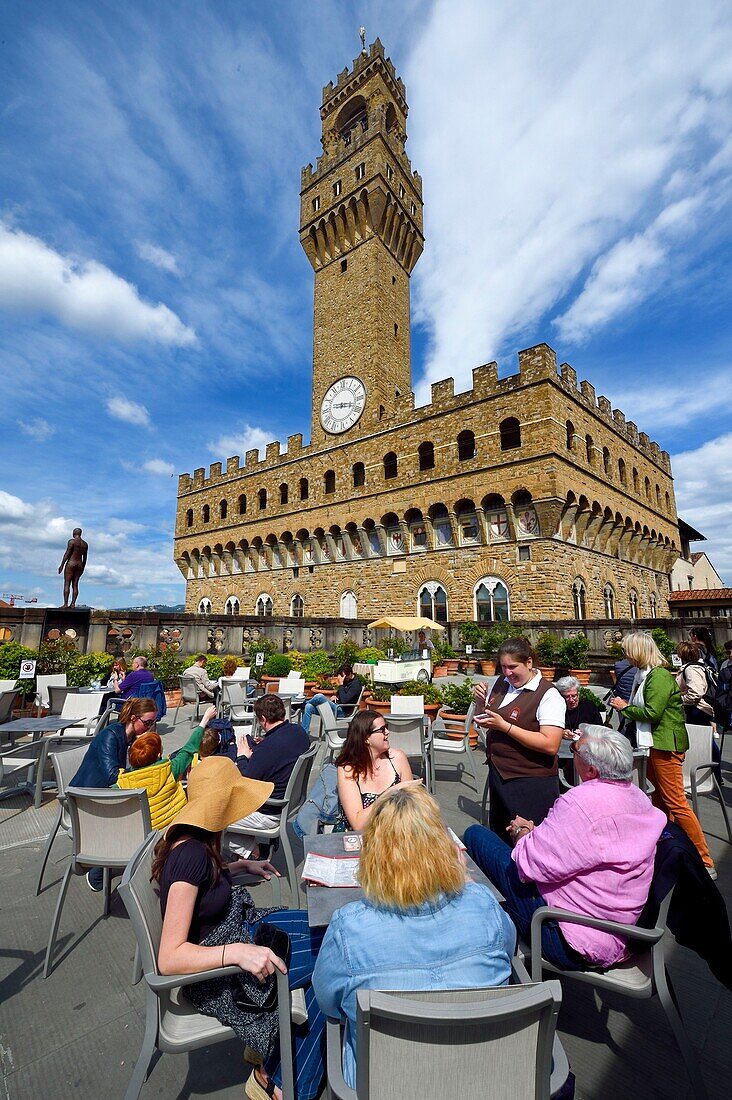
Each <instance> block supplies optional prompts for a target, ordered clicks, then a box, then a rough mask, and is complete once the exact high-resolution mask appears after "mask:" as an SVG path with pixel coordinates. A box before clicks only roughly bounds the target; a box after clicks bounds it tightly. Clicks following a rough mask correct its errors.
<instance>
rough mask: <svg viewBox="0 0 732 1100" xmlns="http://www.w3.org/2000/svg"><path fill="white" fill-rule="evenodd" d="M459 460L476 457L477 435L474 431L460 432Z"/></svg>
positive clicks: (458, 439)
mask: <svg viewBox="0 0 732 1100" xmlns="http://www.w3.org/2000/svg"><path fill="white" fill-rule="evenodd" d="M457 449H458V462H467V461H468V459H470V458H475V435H474V434H473V432H469V431H465V432H460V435H459V436H458V437H457Z"/></svg>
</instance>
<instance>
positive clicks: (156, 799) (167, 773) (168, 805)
mask: <svg viewBox="0 0 732 1100" xmlns="http://www.w3.org/2000/svg"><path fill="white" fill-rule="evenodd" d="M117 786H118V787H121V788H122V789H123V790H128V791H134V790H139V789H140V788H141V787H144V788H145V790H146V791H147V801H148V804H149V806H150V819H151V822H152V827H153V829H164V828H165V827H166V826H167V825H169V824H170V822H171V821H172V820H173V818H174V817H175V815H176V814H178V813H180V811H181V810H182V809H183V807H184V806H185V804H186V792H185V791H184V790H183V787H182V786H181V784H180V782H179V780H177V779H176V778H175V776H174V775H173V772H172V768H171V763H170V760H159V761H158V762H157V764H148V766H147V767H146V768H135V769H134V770H133V771H131V772H126V771H124V769H120V773H119V775H118V777H117Z"/></svg>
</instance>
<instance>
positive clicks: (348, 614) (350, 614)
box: [341, 588, 358, 619]
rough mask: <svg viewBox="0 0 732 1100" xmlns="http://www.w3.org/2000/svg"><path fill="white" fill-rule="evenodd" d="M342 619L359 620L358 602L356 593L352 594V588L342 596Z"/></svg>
mask: <svg viewBox="0 0 732 1100" xmlns="http://www.w3.org/2000/svg"><path fill="white" fill-rule="evenodd" d="M341 618H342V619H356V618H358V601H357V599H356V593H355V592H352V591H351V590H350V588H349V589H348V591H347V592H343V593H342V594H341Z"/></svg>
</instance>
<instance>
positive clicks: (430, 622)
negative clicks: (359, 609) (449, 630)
mask: <svg viewBox="0 0 732 1100" xmlns="http://www.w3.org/2000/svg"><path fill="white" fill-rule="evenodd" d="M368 629H369V630H444V629H445V628H444V626H442V624H441V623H436V622H435V621H434V619H423V618H421V617H420V616H419V615H384V616H382V618H380V619H376V620H374V622H372V623H369V626H368Z"/></svg>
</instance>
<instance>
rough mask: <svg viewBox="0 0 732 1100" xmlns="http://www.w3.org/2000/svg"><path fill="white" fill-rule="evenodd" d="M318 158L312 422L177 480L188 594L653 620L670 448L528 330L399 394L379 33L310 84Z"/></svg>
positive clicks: (398, 294)
mask: <svg viewBox="0 0 732 1100" xmlns="http://www.w3.org/2000/svg"><path fill="white" fill-rule="evenodd" d="M320 113H321V120H322V127H323V137H322V144H323V154H322V156H321V157H319V158H318V161H317V165H316V167H315V169H313V167H312V165H308V166H307V167H306V168H305V169H303V172H302V177H301V184H302V190H301V217H300V239H301V242H302V245H303V248H304V250H305V253H306V255H307V257H308V259H309V261H310V263H311V265H312V267H313V269H314V272H315V308H314V353H313V419H312V426H311V435H310V438H311V442H310V444H309V445H307V446H303V438H302V435H301V434H297V435H292V436H290V437H289V438H288V440H287V447H286V450H283V448H282V447H281V445H280V443H279V442H273V443H270V444H269V445H268V446H267V448H266V453H265V456H264V458H263V459H260V457H259V452H258V451H257V450H252V451H249V452H247V454H246V456H245V460H244V462H243V463H242V462H241V460H240V458H239V456H234V457H232V458H229V459H228V460H227V462H226V465H225V467H224V466H222V464H221V463H219V462H215V463H213V464H212V465H211V467H210V470H209V472H208V476H207V475H206V471H205V470H204V469H199V470H196V471H194V473H193V476H192V477H191V476H190V475H189V474H183V475H181V477H180V479H179V488H178V510H177V517H176V530H175V560H176V562H177V564H178V566H179V568H180V570H181V572H182V574H183V575H184V577H185V578H186V582H187V588H186V609H187V610H188V611H200V612H202V613H207V614H213V615H220V614H223V613H228V614H235V615H237V614H241V615H252V614H256V615H260V616H263V617H269V616H271V615H275V616H281V615H291V616H294V617H302V616H310V615H315V616H332V617H340V618H343V619H354V618H358V619H370V618H373V617H376V616H377V615H379V614H381V613H383V612H387V611H389V612H392V613H399V612H400V613H413V612H417V611H419V612H421V613H424V614H428V615H430V616H431V617H433V618H436V619H438V620H443V621H447V620H452V621H460V620H464V619H470V618H475V619H477V620H479V621H490V620H491V619H495V618H505V617H511V618H521V619H538V618H551V619H567V620H568V619H602V618H606V619H622V618H631V619H634V618H639V617H641V618H655V617H657V616H666V615H667V614H668V598H667V597H668V591H669V580H668V574H669V571H670V570H671V568H672V565H673V563H674V561H675V560H676V558H677V557H678V545H677V543H678V537H679V536H678V520H677V516H676V506H675V501H674V491H673V481H672V476H671V465H670V461H669V456H668V454H667V453H666V452H665V451H662V450H661V449H660V448H659V446H658V444H656V443H654V442H652V441H651V440H650V439H649V438H648V436H647V435H646V434H645V433H643V432H639V431H638V429H637V427H636V425H635V424H634V423H633V422H632V421H630V420H626V418H625V416H624V414H623V413H622V412H620V411H619V410H617V409H612V408H611V405H610V402H609V401H608V400H607V398H605V397H596V395H595V391H594V389H593V387H592V386H591V385H590V383H589V382H585V381H583V382H581V384H580V385H579V386H578V385H577V377H576V374H575V371H574V370H573V369H572V367H570V366H569V365H568V364H566V363H565V364H562V365H561V367H560V368H559V369H558V368H557V361H556V356H555V353H554V351H553V350H552V349H551V348H550V347H548V346H547V345H546V344H540V345H538V346H537V347H533V348H529V349H528V350H526V351H522V352H519V356H518V367H519V369H518V373H517V374H514V375H512V376H510V377H507V378H501V379H499V378H498V372H497V367H496V364H495V363H490V364H487V365H485V366H481V367H477V368H476V369H475V370H474V371H473V386H472V389H471V390H469V391H467V392H464V393H459V394H456V393H455V392H454V383H453V380H452V379H446V380H445V381H442V382H438V383H436V384H434V385H433V386H432V396H431V401H430V403H429V404H428V405H425V406H422V407H416V405H415V398H414V394H413V393H412V390H411V372H410V361H409V347H410V334H409V280H410V275H411V271H412V269H413V266H414V264H415V263H416V261H417V260H418V258H419V256H420V254H421V252H422V247H423V236H422V183H421V179H420V177H419V175H418V174H417V173H416V172H413V171H412V168H411V165H410V162H409V159H408V157H407V155H406V153H405V151H404V144H405V141H406V118H407V104H406V98H405V89H404V85H403V83H402V82H401V80H400V79H399V78H398V77H397V75H396V73H395V71H394V66H393V65H392V63H391V61H390V60H389V59H388V58H386V57H385V56H384V50H383V47H382V46H381V43H380V42H378V40H377V41H376V42H375V43H374V44H373V45H372V46H371V47H370V49H369V50H368V51H363V52H362V53H361V54H360V55H359V57H358V58H356V60H355V61H354V64H353V67H352V69H350V70H349V69H345V70H344V71H343V72H342V73H341V74H340V75H339V77H338V80H337V83H336V84H335V85H333V84H332V83H331V84H328V85H327V86H326V87H325V88H324V90H323V103H322V106H321V112H320Z"/></svg>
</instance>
